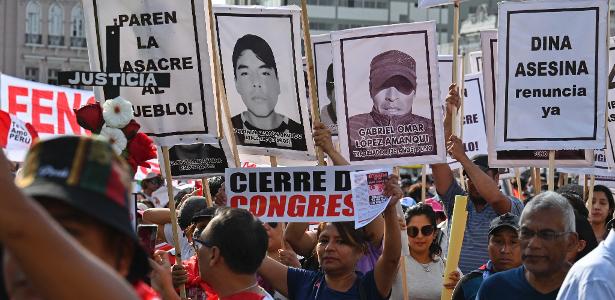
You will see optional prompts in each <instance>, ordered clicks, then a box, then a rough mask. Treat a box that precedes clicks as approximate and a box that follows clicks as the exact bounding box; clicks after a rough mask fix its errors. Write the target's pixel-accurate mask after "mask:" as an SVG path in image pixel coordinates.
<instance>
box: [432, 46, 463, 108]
mask: <svg viewBox="0 0 615 300" xmlns="http://www.w3.org/2000/svg"><path fill="white" fill-rule="evenodd" d="M458 59H459V60H458V62H461V61H463V56H458ZM461 73H463V71H462V66H461V64H458V66H457V74H461ZM438 77H439V78H440V99H441V101H442V106H443V112H444V109H445V108H446V106H445V104H446V96H447V95H448V87H449V86H450V85H451V83H452V82H453V56H452V55H438ZM461 79H462V76H459V78H457V80H459V81H461Z"/></svg>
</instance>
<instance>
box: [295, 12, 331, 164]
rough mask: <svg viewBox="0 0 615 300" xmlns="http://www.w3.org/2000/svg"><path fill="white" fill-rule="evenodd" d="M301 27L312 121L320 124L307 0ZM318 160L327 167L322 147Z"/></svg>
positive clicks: (318, 153) (318, 152) (317, 152)
mask: <svg viewBox="0 0 615 300" xmlns="http://www.w3.org/2000/svg"><path fill="white" fill-rule="evenodd" d="M301 25H302V26H303V42H304V46H305V57H306V61H307V74H308V88H309V92H310V104H311V106H312V121H313V122H314V123H316V122H320V109H319V108H318V96H317V95H316V76H315V75H314V57H313V53H312V38H311V36H310V21H309V19H308V13H307V0H301ZM316 158H317V159H318V165H319V166H326V164H325V158H324V154H323V153H322V149H320V147H316Z"/></svg>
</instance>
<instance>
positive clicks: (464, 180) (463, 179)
mask: <svg viewBox="0 0 615 300" xmlns="http://www.w3.org/2000/svg"><path fill="white" fill-rule="evenodd" d="M459 183H460V184H459V185H460V186H461V189H462V190H465V189H466V179H465V176H463V166H462V167H460V168H459Z"/></svg>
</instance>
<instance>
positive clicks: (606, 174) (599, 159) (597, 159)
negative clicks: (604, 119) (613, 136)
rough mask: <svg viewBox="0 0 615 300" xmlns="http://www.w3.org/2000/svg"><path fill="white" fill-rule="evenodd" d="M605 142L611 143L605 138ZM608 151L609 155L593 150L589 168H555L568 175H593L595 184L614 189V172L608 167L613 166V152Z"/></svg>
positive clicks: (602, 150) (604, 151) (603, 150)
mask: <svg viewBox="0 0 615 300" xmlns="http://www.w3.org/2000/svg"><path fill="white" fill-rule="evenodd" d="M607 142H608V143H611V140H610V137H607ZM608 151H611V153H607V149H601V150H594V163H593V166H592V167H591V168H557V170H558V171H559V172H564V173H570V174H579V175H581V174H583V175H594V176H595V178H596V179H595V184H602V185H606V186H608V187H613V188H615V172H614V171H613V170H612V169H611V168H610V167H609V166H610V165H613V153H612V151H613V150H612V149H609V150H608Z"/></svg>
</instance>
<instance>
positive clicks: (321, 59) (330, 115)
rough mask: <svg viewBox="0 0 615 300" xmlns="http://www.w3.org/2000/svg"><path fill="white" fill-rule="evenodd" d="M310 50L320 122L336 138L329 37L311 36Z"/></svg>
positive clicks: (333, 86) (324, 35)
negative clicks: (312, 52)
mask: <svg viewBox="0 0 615 300" xmlns="http://www.w3.org/2000/svg"><path fill="white" fill-rule="evenodd" d="M312 49H313V51H314V75H315V76H316V86H317V89H316V91H317V93H318V107H319V108H320V122H322V123H323V124H325V125H326V126H327V127H328V128H329V130H331V135H332V136H337V111H336V108H337V107H336V103H335V78H334V76H333V52H332V50H333V49H332V48H331V35H329V34H323V35H315V36H312Z"/></svg>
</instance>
